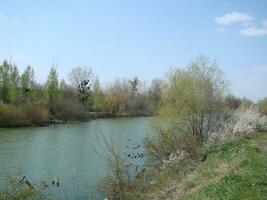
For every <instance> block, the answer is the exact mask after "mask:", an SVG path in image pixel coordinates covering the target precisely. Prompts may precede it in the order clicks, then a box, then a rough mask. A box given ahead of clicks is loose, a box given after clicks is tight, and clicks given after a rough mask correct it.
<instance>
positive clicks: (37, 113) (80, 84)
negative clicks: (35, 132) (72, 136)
mask: <svg viewBox="0 0 267 200" xmlns="http://www.w3.org/2000/svg"><path fill="white" fill-rule="evenodd" d="M163 85H164V82H163V80H161V79H154V80H153V81H152V82H151V84H150V86H149V87H145V86H144V84H143V82H142V81H141V80H139V78H138V77H133V78H131V79H117V80H115V81H114V82H113V83H111V84H110V85H109V86H108V87H106V88H103V87H101V85H100V81H99V79H98V78H97V76H96V75H95V74H94V72H93V71H92V69H91V68H88V67H75V68H73V69H72V70H71V72H70V73H69V75H68V83H67V82H66V81H65V80H64V79H62V80H59V78H58V72H57V69H56V67H54V66H53V67H51V69H50V72H49V74H48V76H47V79H46V81H45V83H44V84H41V83H38V82H37V81H36V79H35V73H34V68H33V67H31V66H27V67H26V69H25V70H24V71H23V72H22V73H21V74H20V73H19V70H18V67H17V66H16V65H14V64H12V63H11V62H8V61H7V60H4V61H3V62H2V64H1V65H0V126H22V125H35V124H46V123H47V122H49V121H51V120H54V119H56V120H63V121H84V120H88V119H90V118H91V117H112V116H143V115H145V116H146V115H152V114H155V111H156V108H157V107H158V106H159V103H160V99H161V94H162V88H163Z"/></svg>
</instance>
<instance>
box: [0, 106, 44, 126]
mask: <svg viewBox="0 0 267 200" xmlns="http://www.w3.org/2000/svg"><path fill="white" fill-rule="evenodd" d="M48 119H49V113H48V110H47V109H46V108H44V107H43V106H40V105H37V104H31V103H26V104H20V105H11V104H0V126H27V125H36V124H42V123H44V122H46V121H48Z"/></svg>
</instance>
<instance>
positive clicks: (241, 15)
mask: <svg viewBox="0 0 267 200" xmlns="http://www.w3.org/2000/svg"><path fill="white" fill-rule="evenodd" d="M215 22H216V23H217V24H218V25H219V28H217V30H225V29H226V27H228V26H230V25H232V24H235V23H239V24H241V27H242V28H241V30H239V33H240V34H241V35H243V36H247V37H253V36H254V37H256V36H264V35H267V20H264V21H262V23H261V26H258V27H257V26H256V25H255V23H254V17H253V16H252V15H249V14H247V13H245V12H231V13H227V14H225V15H223V16H221V17H216V18H215ZM220 32H222V31H220Z"/></svg>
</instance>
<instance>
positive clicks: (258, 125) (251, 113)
mask: <svg viewBox="0 0 267 200" xmlns="http://www.w3.org/2000/svg"><path fill="white" fill-rule="evenodd" d="M218 124H219V126H218V128H217V130H215V131H213V132H210V133H208V137H209V139H211V140H224V139H226V138H228V137H234V136H242V135H248V134H251V133H253V132H255V131H257V130H259V131H261V130H266V129H267V117H266V116H262V115H261V113H260V112H259V111H258V108H257V107H256V106H250V107H248V108H247V107H241V108H239V109H237V110H235V111H233V112H232V113H231V114H230V116H229V117H227V118H226V119H224V118H221V119H220V121H219V122H218Z"/></svg>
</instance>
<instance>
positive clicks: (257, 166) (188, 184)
mask: <svg viewBox="0 0 267 200" xmlns="http://www.w3.org/2000/svg"><path fill="white" fill-rule="evenodd" d="M201 160H202V162H201V163H199V164H198V165H197V166H196V167H195V168H194V170H193V171H192V172H190V173H189V174H186V175H185V176H184V177H182V178H180V180H179V181H173V180H175V178H173V179H172V182H170V183H169V184H168V183H166V184H165V187H163V188H158V192H157V195H156V196H157V197H156V198H154V199H177V200H204V199H205V200H239V199H240V200H261V199H262V200H267V133H266V132H265V133H255V134H252V135H251V136H248V137H243V138H236V139H234V140H231V141H228V142H225V143H223V144H220V145H218V146H216V147H213V148H210V149H209V150H207V151H205V153H203V155H202V157H201ZM170 188H171V190H170ZM170 191H171V192H170ZM154 197H155V196H154Z"/></svg>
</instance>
